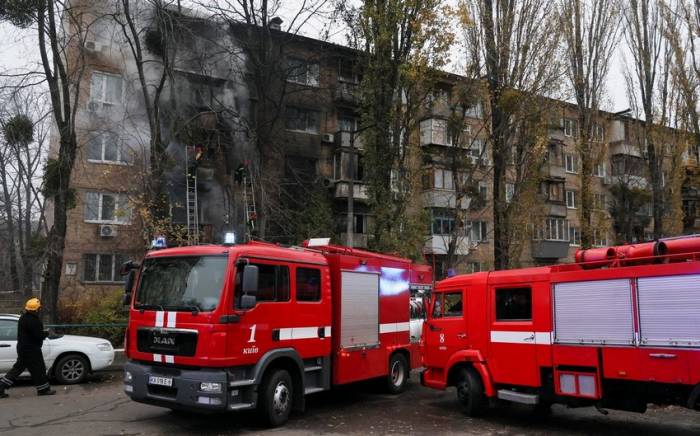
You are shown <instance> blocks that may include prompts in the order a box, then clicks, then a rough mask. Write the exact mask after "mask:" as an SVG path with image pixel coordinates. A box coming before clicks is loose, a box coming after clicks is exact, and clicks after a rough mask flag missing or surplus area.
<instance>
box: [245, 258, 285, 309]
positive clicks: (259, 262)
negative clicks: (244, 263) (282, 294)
mask: <svg viewBox="0 0 700 436" xmlns="http://www.w3.org/2000/svg"><path fill="white" fill-rule="evenodd" d="M248 261H249V263H248V264H249V265H254V266H257V267H258V290H257V292H255V294H254V295H255V302H256V305H259V304H263V303H264V304H270V303H272V304H274V303H290V302H291V301H292V273H291V269H292V268H291V267H290V265H289V264H286V263H279V262H274V261H271V262H267V261H265V260H262V259H257V258H250V259H248ZM263 265H264V266H270V267H273V268H276V270H275V275H278V271H279V269H280V268H285V269H286V271H287V299H286V300H278V299H277V293H278V289H277V288H275V299H274V300H260V299H259V292H260V285H259V283H260V281H259V280H260V266H263ZM239 270H240V271H242V269H239V268H236V274H238V271H239ZM295 278H296V277H295ZM278 279H279V277H276V278H275V280H278ZM235 281H236V279H235V277H234V282H235ZM237 291H238V289H236V285H235V283H234V299H235V300H237V301H239V298H240V295H236V292H237ZM295 291H296V289H295ZM295 294H296V292H295ZM295 297H296V295H295Z"/></svg>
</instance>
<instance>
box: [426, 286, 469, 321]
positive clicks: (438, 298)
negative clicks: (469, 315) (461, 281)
mask: <svg viewBox="0 0 700 436" xmlns="http://www.w3.org/2000/svg"><path fill="white" fill-rule="evenodd" d="M462 312H463V308H462V293H461V292H444V293H439V294H435V303H434V304H433V318H445V317H455V316H462Z"/></svg>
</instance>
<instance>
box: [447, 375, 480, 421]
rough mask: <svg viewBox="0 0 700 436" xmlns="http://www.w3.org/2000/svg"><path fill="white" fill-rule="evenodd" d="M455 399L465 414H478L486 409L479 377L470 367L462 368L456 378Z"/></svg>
mask: <svg viewBox="0 0 700 436" xmlns="http://www.w3.org/2000/svg"><path fill="white" fill-rule="evenodd" d="M455 387H456V388H457V399H458V400H459V402H460V404H461V405H462V411H463V412H464V413H465V414H466V415H467V416H478V415H480V414H481V413H483V412H484V410H485V409H486V396H485V395H484V384H483V383H482V382H481V378H480V377H479V375H478V374H477V373H476V372H475V371H474V370H473V369H472V368H463V369H462V370H460V372H459V377H458V378H457V384H456V386H455Z"/></svg>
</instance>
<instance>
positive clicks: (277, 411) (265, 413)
mask: <svg viewBox="0 0 700 436" xmlns="http://www.w3.org/2000/svg"><path fill="white" fill-rule="evenodd" d="M293 389H294V386H293V384H292V377H291V376H290V375H289V372H287V371H286V370H284V369H273V370H272V371H270V373H269V374H267V375H266V376H265V378H264V379H263V382H262V384H261V386H260V397H259V401H258V410H259V412H260V416H261V418H262V419H263V421H264V422H265V423H266V424H267V425H269V426H270V427H279V426H280V425H283V424H284V423H285V422H287V420H288V419H289V413H290V412H291V411H292V403H293V398H294V395H293V394H294V391H293Z"/></svg>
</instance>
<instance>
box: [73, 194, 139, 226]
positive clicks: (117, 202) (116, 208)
mask: <svg viewBox="0 0 700 436" xmlns="http://www.w3.org/2000/svg"><path fill="white" fill-rule="evenodd" d="M90 194H95V195H98V196H99V197H98V200H97V214H98V215H97V216H98V218H97V219H88V218H87V216H86V215H87V211H88V208H89V201H88V195H90ZM106 195H109V196H112V197H114V212H113V213H114V217H115V219H113V220H105V219H102V206H103V204H104V196H106ZM84 198H85V200H84V202H85V204H84V206H85V210H84V213H83V222H86V223H90V224H113V225H123V226H128V225H131V218H132V213H131V208H129V207H128V206H127V207H126V208H125V211H126V213H125V214H124V216H123V217H122V218H123V219H122V220H120V219H119V218H120V217H119V215H118V214H117V211H119V210H120V204H121V203H120V200H125V201H127V202H128V197H127V194H126V193H123V192H100V191H87V192H85V197H84Z"/></svg>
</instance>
